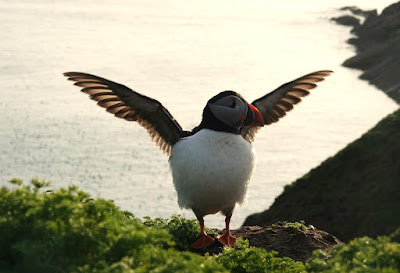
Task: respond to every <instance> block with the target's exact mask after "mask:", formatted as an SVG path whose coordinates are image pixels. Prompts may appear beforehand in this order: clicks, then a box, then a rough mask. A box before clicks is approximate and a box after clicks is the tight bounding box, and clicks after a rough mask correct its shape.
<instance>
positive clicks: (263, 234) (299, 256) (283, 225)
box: [193, 222, 340, 263]
mask: <svg viewBox="0 0 400 273" xmlns="http://www.w3.org/2000/svg"><path fill="white" fill-rule="evenodd" d="M214 232H215V233H218V234H222V233H223V231H222V230H214ZM231 232H232V234H233V235H234V236H236V237H240V238H243V239H247V240H248V241H249V245H250V246H254V247H259V248H264V249H266V250H268V251H271V250H273V251H276V252H278V256H279V257H289V258H291V259H293V260H295V261H300V262H303V263H305V262H306V261H307V260H308V259H309V258H310V257H311V254H312V252H313V251H314V250H317V249H322V250H324V251H326V252H330V251H331V250H332V247H333V246H334V245H336V244H338V243H340V240H339V239H338V238H336V237H335V236H333V235H332V234H329V233H328V232H325V231H322V230H319V229H316V228H315V227H313V226H312V225H309V226H306V225H304V224H303V223H299V222H297V223H287V222H278V223H277V224H273V225H269V226H266V227H260V226H243V227H241V228H240V229H237V230H232V231H231ZM210 235H211V236H212V234H210ZM223 247H224V246H223V245H222V244H221V243H220V242H218V241H217V240H216V241H215V243H214V244H213V245H211V246H209V247H206V248H203V249H199V250H193V251H194V252H196V253H199V254H205V253H209V254H218V253H221V252H222V250H223ZM326 258H329V257H326Z"/></svg>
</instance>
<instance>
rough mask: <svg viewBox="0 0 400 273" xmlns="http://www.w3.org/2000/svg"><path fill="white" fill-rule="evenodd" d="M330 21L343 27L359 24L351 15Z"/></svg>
mask: <svg viewBox="0 0 400 273" xmlns="http://www.w3.org/2000/svg"><path fill="white" fill-rule="evenodd" d="M331 20H332V21H335V22H336V23H338V24H339V25H343V26H358V25H359V24H360V19H358V18H356V17H354V16H351V15H343V16H339V17H334V18H332V19H331Z"/></svg>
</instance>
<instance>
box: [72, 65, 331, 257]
mask: <svg viewBox="0 0 400 273" xmlns="http://www.w3.org/2000/svg"><path fill="white" fill-rule="evenodd" d="M332 72H333V71H331V70H320V71H316V72H313V73H309V74H307V75H304V76H302V77H300V78H297V79H295V80H293V81H290V82H288V83H285V84H283V85H281V86H280V87H278V88H276V89H275V90H273V91H272V92H270V93H268V94H266V95H264V96H262V97H260V98H258V99H256V100H255V101H253V102H252V103H248V102H247V101H246V100H245V99H244V97H243V96H241V95H240V94H239V93H237V92H235V91H223V92H221V93H219V94H217V95H215V96H214V97H212V98H211V99H210V100H209V101H208V102H207V104H206V106H205V107H204V110H203V115H202V120H201V122H200V124H199V125H198V126H197V127H195V128H193V129H192V130H191V131H186V130H183V129H182V127H181V126H180V125H179V123H178V121H177V120H176V119H175V118H174V117H173V116H172V115H171V113H170V112H169V111H168V110H167V108H166V107H164V106H163V105H162V104H161V103H160V102H159V101H158V100H156V99H153V98H150V97H147V96H145V95H143V94H140V93H138V92H136V91H134V90H132V89H130V88H128V87H126V86H124V85H122V84H119V83H116V82H113V81H110V80H107V79H105V78H101V77H98V76H95V75H91V74H88V73H82V72H66V73H64V76H66V77H68V80H71V81H73V82H75V83H74V85H76V86H79V87H81V88H82V89H81V91H82V92H84V93H86V94H88V95H89V97H90V99H92V100H94V101H97V104H98V105H99V106H101V107H103V108H105V109H106V111H107V112H110V113H111V114H114V115H115V116H116V117H118V118H122V119H125V120H127V121H136V122H137V123H139V125H141V126H142V127H144V128H145V129H146V130H147V132H148V134H149V135H150V137H151V139H152V141H154V142H155V143H156V145H157V146H159V147H160V149H161V150H162V151H163V152H164V153H165V154H167V155H168V156H169V165H170V169H171V172H172V178H173V184H174V186H175V189H176V193H177V196H178V205H179V206H180V207H181V208H183V209H191V210H192V211H193V212H194V214H195V216H196V218H197V220H198V222H199V225H200V230H201V232H200V237H199V238H198V239H197V240H196V241H195V242H194V243H193V244H191V247H192V248H196V249H197V248H203V247H207V246H209V245H211V244H213V243H214V241H215V239H214V238H212V237H211V236H209V235H208V234H207V233H206V231H205V226H204V217H205V216H206V215H209V214H215V213H218V212H221V213H222V214H223V215H224V216H225V233H224V234H223V235H222V236H220V237H219V238H218V241H219V242H221V243H222V244H223V245H226V246H234V245H235V242H236V240H237V238H236V237H234V236H233V235H232V234H231V233H230V227H229V225H230V221H231V217H232V213H233V210H234V208H235V206H236V205H237V204H239V205H240V204H242V203H243V202H244V201H245V199H246V192H247V188H248V185H249V182H250V179H251V177H252V175H253V172H254V169H255V163H256V153H255V150H254V148H253V146H252V142H254V138H255V135H256V133H257V132H258V131H259V130H260V128H262V127H263V126H264V125H270V124H273V123H276V122H277V121H279V120H280V119H281V118H283V117H284V116H285V115H286V112H289V111H290V110H292V109H293V107H294V105H295V104H297V103H299V102H300V101H301V99H302V97H305V96H307V95H308V94H309V93H310V90H311V89H314V88H315V87H317V84H316V83H317V82H320V81H323V80H324V78H325V77H327V76H329V75H330V74H331V73H332Z"/></svg>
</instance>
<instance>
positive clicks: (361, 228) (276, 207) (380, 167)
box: [245, 110, 400, 241]
mask: <svg viewBox="0 0 400 273" xmlns="http://www.w3.org/2000/svg"><path fill="white" fill-rule="evenodd" d="M399 181H400V110H398V111H396V112H395V113H393V114H391V115H389V116H388V117H386V118H385V119H383V120H382V121H381V122H379V123H378V124H377V125H376V126H375V127H374V128H373V129H371V130H370V131H369V132H367V133H366V134H364V135H363V136H362V137H361V138H360V139H358V140H356V141H354V142H353V143H351V144H349V145H348V146H347V147H346V148H345V149H343V150H342V151H340V152H339V153H338V154H336V155H335V156H334V157H332V158H329V159H327V160H326V161H325V162H323V163H322V164H321V165H320V166H319V167H317V168H315V169H313V170H311V171H310V172H309V173H308V174H306V175H305V176H304V177H302V178H300V179H298V180H297V181H296V182H294V183H292V184H291V185H289V186H287V187H285V191H284V192H283V193H282V194H281V195H280V196H279V197H277V198H276V200H275V202H274V204H273V205H272V206H271V207H270V208H269V209H268V210H266V211H264V212H262V213H258V214H254V215H251V216H249V217H248V218H247V219H246V222H245V225H261V226H266V225H270V224H273V223H276V222H278V221H283V220H286V221H298V220H299V219H304V220H305V221H306V222H307V223H312V224H313V225H314V226H316V227H317V228H319V229H322V230H325V231H327V232H329V233H331V234H333V235H335V236H336V237H338V238H339V239H340V240H345V241H349V240H351V239H353V238H355V237H361V236H370V237H376V236H378V235H388V234H390V233H392V232H393V231H394V230H395V229H396V228H398V227H399V226H400V217H399V216H398V215H399V211H400V183H399Z"/></svg>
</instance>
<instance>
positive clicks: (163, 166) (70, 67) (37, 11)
mask: <svg viewBox="0 0 400 273" xmlns="http://www.w3.org/2000/svg"><path fill="white" fill-rule="evenodd" d="M390 3H392V1H386V0H374V1H373V0H363V1H361V0H359V1H355V0H332V1H317V0H303V1H289V0H281V1H268V0H252V1H244V0H229V1H228V0H218V1H212V0H201V1H184V0H167V1H166V0H155V1H147V0H116V1H106V0H96V1H94V0H87V1H77V0H70V1H57V0H30V1H26V0H25V1H24V0H22V1H6V0H0V41H1V42H0V128H1V129H0V186H6V187H12V186H11V185H10V184H9V183H8V181H9V180H10V179H11V178H21V179H23V180H24V181H25V182H26V183H28V182H29V180H30V179H31V178H33V177H38V178H43V179H46V180H49V181H51V187H52V188H53V189H58V188H60V187H67V186H69V185H77V186H78V187H79V188H80V189H82V190H85V191H87V192H89V193H90V194H91V195H92V196H94V197H100V198H106V199H112V200H114V202H115V204H116V205H117V206H119V207H120V208H121V209H123V210H129V211H131V212H132V213H133V214H135V215H136V216H137V217H140V218H141V217H143V216H150V217H152V218H155V217H169V216H171V215H172V214H180V215H182V216H184V217H187V218H190V219H195V217H194V214H193V213H192V212H191V211H189V210H182V209H180V208H179V207H178V204H177V196H176V193H175V189H174V186H173V183H172V176H171V172H170V169H169V165H168V157H167V156H166V155H165V154H163V153H162V152H161V150H159V149H158V148H157V147H156V146H155V144H154V143H152V142H151V141H150V138H149V136H148V135H147V133H146V131H145V130H144V129H143V128H142V127H140V126H139V125H138V124H137V123H135V122H127V121H125V120H121V119H118V118H115V117H113V116H112V115H111V114H109V113H107V112H105V111H104V109H102V108H100V107H98V106H96V105H95V103H94V102H93V101H91V100H90V99H88V97H87V95H86V94H84V93H81V92H80V91H79V89H78V88H77V87H74V86H72V82H69V81H66V78H65V77H63V75H62V73H63V72H67V71H81V72H87V73H92V74H95V75H99V76H102V77H105V78H107V79H111V80H113V81H116V82H119V83H122V84H124V85H126V86H129V87H130V88H132V89H134V90H136V91H137V92H140V93H142V94H145V95H146V96H149V97H152V98H155V99H157V100H159V101H160V102H161V103H162V104H163V105H164V106H165V107H166V108H168V109H169V111H170V112H171V113H172V115H173V116H174V117H175V118H176V119H177V120H178V122H179V123H180V124H181V125H182V127H183V128H184V129H186V130H190V129H192V128H193V127H195V126H196V125H198V124H199V123H200V121H201V114H202V110H203V107H204V106H205V104H206V102H207V101H208V99H209V98H211V97H212V96H214V95H216V94H217V93H219V92H221V91H224V90H235V91H237V92H239V93H240V94H242V95H243V96H244V97H245V98H246V99H247V100H248V101H249V102H251V101H253V100H255V99H257V98H259V97H261V96H263V95H265V94H267V93H268V92H270V91H272V90H274V89H275V88H277V87H278V86H280V85H281V84H283V83H285V82H288V81H291V80H293V79H295V78H297V77H300V76H302V75H304V74H307V73H310V72H313V71H316V70H321V69H330V70H333V71H335V73H334V74H333V75H332V76H330V77H328V78H327V80H326V81H324V82H321V83H320V84H319V87H318V88H317V89H314V90H312V92H311V93H312V94H311V95H310V96H308V97H306V98H304V100H303V101H302V102H301V103H300V104H298V105H296V107H295V109H294V110H292V111H291V112H290V113H288V115H287V116H286V117H284V118H283V119H282V120H281V121H279V122H278V123H276V124H272V125H269V126H265V127H264V128H263V129H262V130H260V131H259V133H258V134H257V136H256V140H255V143H254V147H255V149H256V152H257V158H258V161H257V165H256V171H255V174H254V176H253V178H252V180H251V183H250V186H249V190H248V195H247V203H246V204H244V205H243V206H238V207H237V208H236V209H235V212H234V215H233V218H232V223H231V227H232V228H238V227H240V226H241V225H242V224H243V221H244V219H245V218H246V217H247V216H248V215H250V214H252V213H256V212H261V211H263V210H265V209H267V208H268V207H269V206H270V205H271V204H272V203H273V202H274V199H275V198H276V197H277V196H279V194H281V193H282V191H283V188H284V186H285V185H287V184H290V183H291V182H293V181H295V180H296V179H297V178H300V177H302V176H303V175H305V174H306V173H307V172H308V171H310V170H311V169H312V168H315V167H317V166H318V165H319V164H320V163H321V162H323V161H324V160H326V159H327V158H329V157H331V156H333V155H335V154H336V153H337V152H338V151H340V150H341V149H343V148H344V147H346V145H347V144H349V143H350V142H352V141H354V140H356V139H357V138H359V137H360V136H361V135H362V134H364V133H365V132H367V131H368V130H369V129H370V128H372V127H373V126H374V125H375V124H376V123H377V122H378V121H379V120H381V119H382V118H384V117H385V116H386V115H388V114H389V113H392V112H393V111H394V110H396V109H397V108H398V107H399V106H398V104H396V103H395V102H394V101H392V100H391V99H389V98H388V97H387V96H386V95H385V94H384V93H383V92H382V91H380V90H378V89H376V88H375V87H374V86H372V85H370V84H368V83H367V82H366V81H362V80H360V79H359V78H358V77H359V75H360V74H361V72H360V71H357V70H351V69H348V68H344V67H342V63H343V61H344V60H346V59H347V58H349V57H351V56H353V55H354V54H355V50H354V48H353V47H352V46H351V45H349V44H347V43H346V40H348V39H349V38H351V37H352V34H351V33H350V28H348V27H344V26H339V25H337V24H335V23H334V22H332V21H330V18H331V17H334V16H339V15H343V14H346V12H344V11H340V10H339V8H341V7H343V6H359V7H361V8H363V9H378V12H381V10H382V9H383V8H384V7H386V6H388V5H389V4H390ZM377 160H379V159H377ZM216 183H218V181H216ZM205 221H206V226H208V227H210V228H222V227H224V218H223V216H222V215H220V214H217V215H211V216H206V218H205Z"/></svg>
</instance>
